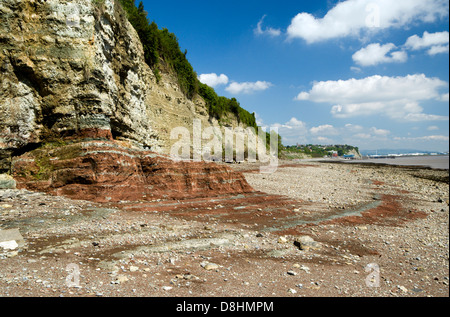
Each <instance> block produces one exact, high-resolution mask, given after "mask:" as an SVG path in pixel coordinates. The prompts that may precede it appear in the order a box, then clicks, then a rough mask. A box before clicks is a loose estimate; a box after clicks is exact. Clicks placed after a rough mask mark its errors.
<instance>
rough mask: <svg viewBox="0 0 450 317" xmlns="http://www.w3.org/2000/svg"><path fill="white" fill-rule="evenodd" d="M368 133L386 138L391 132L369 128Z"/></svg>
mask: <svg viewBox="0 0 450 317" xmlns="http://www.w3.org/2000/svg"><path fill="white" fill-rule="evenodd" d="M370 131H371V132H372V133H373V134H375V135H378V136H387V135H388V134H390V133H391V131H389V130H385V129H377V128H375V127H372V128H370Z"/></svg>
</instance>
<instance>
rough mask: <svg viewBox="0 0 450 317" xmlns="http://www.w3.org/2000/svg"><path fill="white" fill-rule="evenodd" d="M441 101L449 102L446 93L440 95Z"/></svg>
mask: <svg viewBox="0 0 450 317" xmlns="http://www.w3.org/2000/svg"><path fill="white" fill-rule="evenodd" d="M441 101H446V102H448V101H449V96H448V93H446V94H442V95H441Z"/></svg>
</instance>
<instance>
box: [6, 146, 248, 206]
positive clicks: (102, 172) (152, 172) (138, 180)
mask: <svg viewBox="0 0 450 317" xmlns="http://www.w3.org/2000/svg"><path fill="white" fill-rule="evenodd" d="M13 175H14V178H15V179H16V180H17V182H18V185H17V187H18V188H26V189H28V190H36V191H43V192H47V193H51V194H55V195H64V196H67V197H70V198H74V199H84V200H91V201H96V202H108V201H111V202H114V201H115V202H117V201H124V200H132V201H138V200H156V199H183V198H186V197H190V198H193V197H211V196H219V195H226V194H238V193H248V192H252V191H253V189H252V188H251V186H250V185H248V183H247V181H246V180H245V178H244V177H243V175H242V174H241V173H239V172H235V171H233V170H232V169H230V168H229V167H227V166H225V165H221V164H216V163H212V162H210V163H206V162H194V161H174V160H172V159H171V158H169V157H167V156H164V155H160V154H156V153H154V152H149V151H144V150H140V149H136V148H132V147H127V146H126V144H125V143H120V142H117V141H106V140H98V141H95V140H93V141H85V142H77V143H72V144H64V145H54V146H53V147H51V146H47V147H46V148H39V149H36V150H33V151H30V152H28V153H26V154H24V155H22V156H20V157H18V158H16V159H15V160H14V161H13Z"/></svg>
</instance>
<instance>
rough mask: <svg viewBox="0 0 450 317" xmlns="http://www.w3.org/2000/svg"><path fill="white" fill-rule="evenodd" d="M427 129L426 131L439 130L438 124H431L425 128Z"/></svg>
mask: <svg viewBox="0 0 450 317" xmlns="http://www.w3.org/2000/svg"><path fill="white" fill-rule="evenodd" d="M427 130H428V131H435V130H439V127H438V126H435V125H431V126H429V127H428V128H427Z"/></svg>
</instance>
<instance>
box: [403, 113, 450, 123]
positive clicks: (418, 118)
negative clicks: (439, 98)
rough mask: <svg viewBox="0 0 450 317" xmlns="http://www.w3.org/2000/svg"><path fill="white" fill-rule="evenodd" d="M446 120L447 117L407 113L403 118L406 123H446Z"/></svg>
mask: <svg viewBox="0 0 450 317" xmlns="http://www.w3.org/2000/svg"><path fill="white" fill-rule="evenodd" d="M448 119H449V118H448V117H447V116H438V115H435V114H425V113H408V114H407V115H406V117H405V120H407V121H447V120H448Z"/></svg>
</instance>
